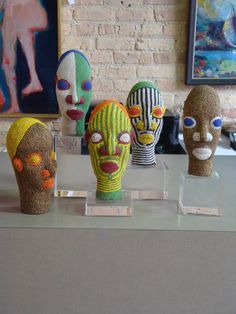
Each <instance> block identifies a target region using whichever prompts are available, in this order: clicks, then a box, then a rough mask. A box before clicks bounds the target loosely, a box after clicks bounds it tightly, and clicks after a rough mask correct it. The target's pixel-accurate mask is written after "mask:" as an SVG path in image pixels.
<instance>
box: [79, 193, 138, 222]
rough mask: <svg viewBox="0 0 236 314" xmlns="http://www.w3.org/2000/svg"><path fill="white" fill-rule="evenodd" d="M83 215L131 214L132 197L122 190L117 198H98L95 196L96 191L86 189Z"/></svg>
mask: <svg viewBox="0 0 236 314" xmlns="http://www.w3.org/2000/svg"><path fill="white" fill-rule="evenodd" d="M85 216H127V217H130V216H132V199H131V195H130V193H129V192H127V191H123V195H122V198H121V199H119V200H100V199H97V198H96V191H95V190H90V191H88V195H87V199H86V205H85Z"/></svg>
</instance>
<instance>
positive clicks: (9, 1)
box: [0, 0, 58, 116]
mask: <svg viewBox="0 0 236 314" xmlns="http://www.w3.org/2000/svg"><path fill="white" fill-rule="evenodd" d="M57 13H58V3H57V0H0V114H1V115H2V116H3V115H11V114H13V115H21V114H42V115H43V114H57V113H58V105H57V101H56V95H55V88H54V78H55V73H56V67H57V57H58V14H57Z"/></svg>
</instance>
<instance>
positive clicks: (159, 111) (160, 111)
mask: <svg viewBox="0 0 236 314" xmlns="http://www.w3.org/2000/svg"><path fill="white" fill-rule="evenodd" d="M164 113H165V107H163V106H156V107H154V108H153V109H152V115H153V116H154V117H155V118H159V119H160V118H162V117H163V115H164Z"/></svg>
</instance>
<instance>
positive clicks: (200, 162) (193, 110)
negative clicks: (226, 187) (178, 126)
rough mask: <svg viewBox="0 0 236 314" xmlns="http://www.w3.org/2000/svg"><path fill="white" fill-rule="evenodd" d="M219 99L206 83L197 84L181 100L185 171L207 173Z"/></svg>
mask: <svg viewBox="0 0 236 314" xmlns="http://www.w3.org/2000/svg"><path fill="white" fill-rule="evenodd" d="M220 116H221V108H220V99H219V96H218V95H217V93H216V91H215V90H214V89H213V88H212V87H210V86H197V87H195V88H194V89H192V91H191V92H190V94H189V95H188V97H187V99H186V101H185V103H184V114H183V134H184V142H185V145H186V150H187V152H188V155H189V165H188V172H189V174H192V175H196V176H210V175H211V173H212V160H213V156H214V153H215V150H216V146H217V143H218V140H219V137H220V133H221V117H220Z"/></svg>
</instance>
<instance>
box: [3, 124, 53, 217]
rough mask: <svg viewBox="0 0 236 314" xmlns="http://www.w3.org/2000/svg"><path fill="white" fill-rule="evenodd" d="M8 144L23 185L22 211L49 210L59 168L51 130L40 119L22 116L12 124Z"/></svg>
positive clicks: (20, 188)
mask: <svg viewBox="0 0 236 314" xmlns="http://www.w3.org/2000/svg"><path fill="white" fill-rule="evenodd" d="M6 144H7V150H8V154H9V156H10V158H11V161H12V165H13V168H14V171H15V175H16V179H17V183H18V187H19V192H20V202H21V211H22V212H24V213H27V214H41V213H44V212H46V211H48V208H49V205H50V199H51V191H52V188H53V186H54V175H55V171H56V161H55V156H54V152H53V145H52V136H51V132H50V131H49V129H48V128H47V126H46V125H45V124H44V123H42V122H41V121H39V120H37V119H33V118H21V119H18V120H16V121H15V122H14V123H13V124H12V126H11V127H10V129H9V131H8V133H7V141H6Z"/></svg>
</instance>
